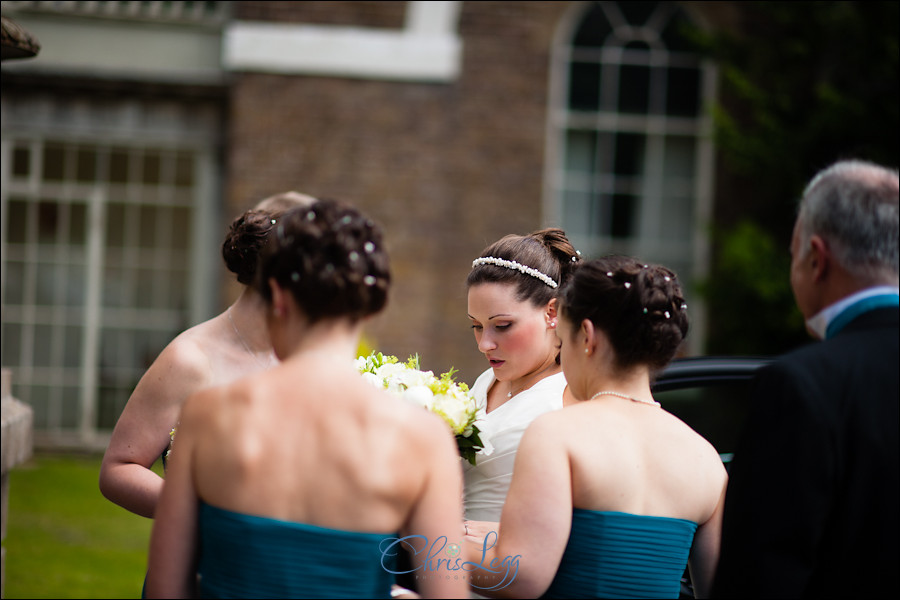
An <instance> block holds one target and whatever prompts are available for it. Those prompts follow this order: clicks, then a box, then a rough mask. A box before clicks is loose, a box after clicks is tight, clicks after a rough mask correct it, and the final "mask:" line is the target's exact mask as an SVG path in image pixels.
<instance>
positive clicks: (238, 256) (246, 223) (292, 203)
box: [222, 192, 316, 285]
mask: <svg viewBox="0 0 900 600" xmlns="http://www.w3.org/2000/svg"><path fill="white" fill-rule="evenodd" d="M315 201H316V199H315V198H313V197H312V196H307V195H306V194H300V193H298V192H284V193H282V194H276V195H275V196H269V197H268V198H266V199H265V200H262V201H261V202H260V203H259V204H257V205H256V206H254V207H253V208H251V209H249V210H247V211H246V212H244V214H242V215H241V216H239V217H238V218H236V219H235V220H234V221H232V222H231V225H230V226H229V227H228V232H227V233H226V234H225V241H224V242H223V243H222V258H224V259H225V266H226V267H228V270H229V271H231V272H232V273H234V274H235V275H237V280H238V282H239V283H243V284H244V285H253V282H254V281H255V280H256V265H257V263H258V262H259V254H260V252H261V251H262V249H263V248H264V247H265V245H266V242H267V241H268V239H269V233H270V232H271V231H272V229H274V228H275V224H276V223H277V221H278V218H279V217H280V216H281V215H283V214H284V213H286V212H287V211H289V210H291V209H292V208H296V207H297V206H308V205H310V204H312V203H313V202H315Z"/></svg>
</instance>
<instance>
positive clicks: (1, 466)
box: [0, 369, 33, 473]
mask: <svg viewBox="0 0 900 600" xmlns="http://www.w3.org/2000/svg"><path fill="white" fill-rule="evenodd" d="M10 378H11V373H10V371H9V370H8V369H3V375H2V393H3V400H2V403H3V405H2V439H0V472H2V473H8V472H9V471H10V469H12V468H13V467H15V466H16V465H19V464H21V463H23V462H25V461H26V460H28V459H29V458H31V452H32V447H33V442H32V419H33V411H32V410H31V407H30V406H28V405H26V404H23V403H22V402H19V401H18V400H16V399H15V398H13V397H12V394H11V393H10Z"/></svg>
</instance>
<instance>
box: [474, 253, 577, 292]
mask: <svg viewBox="0 0 900 600" xmlns="http://www.w3.org/2000/svg"><path fill="white" fill-rule="evenodd" d="M478 265H494V266H497V267H505V268H507V269H513V270H516V271H519V272H520V273H524V274H525V275H531V276H532V277H534V278H535V279H540V280H541V281H543V282H544V283H546V284H547V285H549V286H550V287H552V288H556V287H558V285H559V284H557V283H556V282H555V281H553V278H552V277H550V276H549V275H546V274H545V273H541V272H540V271H538V270H537V269H532V268H531V267H526V266H525V265H523V264H522V263H518V262H516V261H514V260H506V259H503V258H496V257H493V256H484V257H482V258H476V259H475V260H473V261H472V268H473V269H474V268H475V267H477V266H478Z"/></svg>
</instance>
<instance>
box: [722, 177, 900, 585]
mask: <svg viewBox="0 0 900 600" xmlns="http://www.w3.org/2000/svg"><path fill="white" fill-rule="evenodd" d="M898 188H900V185H898V175H897V170H895V169H887V168H884V167H881V166H878V165H875V164H872V163H868V162H863V161H855V160H854V161H841V162H838V163H836V164H834V165H832V166H830V167H829V168H827V169H825V170H823V171H822V172H820V173H819V174H817V175H816V176H815V177H814V178H813V179H812V181H810V183H809V185H808V186H807V187H806V190H805V191H804V193H803V197H802V199H801V202H800V210H799V213H798V215H797V220H796V223H795V226H794V234H793V239H792V241H791V273H790V278H791V287H792V288H793V290H794V297H795V299H796V301H797V306H798V307H799V308H800V311H801V312H802V313H803V316H804V317H805V318H806V324H807V328H808V330H809V332H810V334H811V335H812V336H813V337H814V338H817V339H819V340H822V341H820V342H818V343H814V344H810V345H808V346H805V347H803V348H800V349H798V350H795V351H793V352H791V353H789V354H787V355H785V356H783V357H781V358H780V359H778V360H776V361H775V362H774V363H773V364H772V365H770V366H768V367H766V368H765V369H762V370H761V371H760V373H759V375H758V377H757V380H756V383H755V390H754V398H753V400H754V404H753V407H752V409H751V414H750V417H749V419H748V422H747V424H746V426H745V430H744V432H743V435H742V437H741V441H740V443H739V444H738V447H737V451H736V453H735V458H734V462H733V463H732V465H731V470H730V473H729V476H730V481H729V484H728V489H727V493H726V497H725V513H724V521H723V533H722V548H721V558H720V562H719V569H718V572H717V576H716V582H715V587H714V594H715V595H717V596H723V597H735V596H748V597H780V598H788V597H822V596H825V597H831V596H835V597H837V596H844V597H846V596H874V595H878V596H888V595H889V596H890V597H895V596H896V594H897V592H898V591H900V583H898V582H900V577H898V572H900V569H898V564H900V554H898V544H900V528H898V514H900V463H898V457H900V446H898V437H900V436H898V429H900V425H898V423H900V413H898V397H900V385H898V382H900V354H898V340H900V328H898V323H900V308H898V307H900V294H898V281H900V277H898V271H900V269H898V232H900V219H898Z"/></svg>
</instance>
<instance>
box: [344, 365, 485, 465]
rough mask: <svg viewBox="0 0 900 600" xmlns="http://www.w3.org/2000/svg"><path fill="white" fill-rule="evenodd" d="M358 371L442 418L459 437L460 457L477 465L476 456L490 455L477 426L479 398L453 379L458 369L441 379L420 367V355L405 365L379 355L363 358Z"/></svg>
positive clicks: (380, 385)
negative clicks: (476, 403)
mask: <svg viewBox="0 0 900 600" xmlns="http://www.w3.org/2000/svg"><path fill="white" fill-rule="evenodd" d="M356 368H357V370H358V371H359V372H360V373H362V375H363V378H365V379H366V380H367V381H368V382H369V383H371V384H372V385H374V386H375V387H379V388H383V389H386V390H387V391H388V392H391V393H393V394H394V395H396V396H399V397H400V398H402V399H404V400H407V401H409V402H412V403H414V404H417V405H419V406H422V407H424V408H426V409H428V410H430V411H431V412H433V413H434V414H436V415H438V416H439V417H441V418H442V419H443V420H444V422H445V423H447V425H448V426H449V427H450V430H451V431H452V432H453V435H454V436H455V437H456V446H457V448H458V449H459V455H460V456H461V457H462V458H464V459H466V460H467V461H469V463H470V464H472V465H474V464H475V455H476V453H479V452H480V453H481V454H484V455H488V454H490V453H491V452H492V451H493V446H491V444H490V442H488V441H486V440H482V439H481V435H480V431H479V429H478V426H477V425H475V413H476V408H477V407H476V405H475V397H474V396H472V394H471V393H470V392H469V388H468V386H467V385H466V384H464V383H457V382H455V381H454V380H453V374H454V373H455V372H456V371H455V369H450V371H449V372H447V373H442V374H441V375H440V376H439V377H437V376H435V375H434V373H432V372H431V371H422V370H421V369H420V368H419V356H418V355H416V356H411V357H410V358H409V359H408V360H407V361H406V362H405V363H401V362H400V360H399V359H398V358H397V357H396V356H390V355H384V354H382V353H381V352H378V353H377V354H376V353H375V352H372V353H371V354H370V355H369V356H360V357H359V358H357V359H356Z"/></svg>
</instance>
